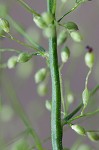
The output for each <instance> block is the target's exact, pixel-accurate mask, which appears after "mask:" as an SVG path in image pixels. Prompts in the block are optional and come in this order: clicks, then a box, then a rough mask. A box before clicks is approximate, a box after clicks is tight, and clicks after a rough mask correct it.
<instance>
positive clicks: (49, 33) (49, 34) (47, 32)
mask: <svg viewBox="0 0 99 150" xmlns="http://www.w3.org/2000/svg"><path fill="white" fill-rule="evenodd" d="M43 34H44V36H45V37H47V38H51V37H54V35H55V30H54V26H53V25H49V26H48V27H47V28H45V29H44V30H43Z"/></svg>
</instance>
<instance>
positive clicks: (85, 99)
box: [82, 88, 90, 107]
mask: <svg viewBox="0 0 99 150" xmlns="http://www.w3.org/2000/svg"><path fill="white" fill-rule="evenodd" d="M89 97H90V92H89V91H88V89H87V88H85V90H84V91H83V93H82V100H83V104H84V107H86V106H87V104H88V101H89Z"/></svg>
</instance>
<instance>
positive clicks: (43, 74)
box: [34, 68, 47, 83]
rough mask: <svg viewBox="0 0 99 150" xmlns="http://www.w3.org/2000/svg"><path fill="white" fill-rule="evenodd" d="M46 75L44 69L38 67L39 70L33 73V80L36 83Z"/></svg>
mask: <svg viewBox="0 0 99 150" xmlns="http://www.w3.org/2000/svg"><path fill="white" fill-rule="evenodd" d="M46 75H47V71H46V69H45V68H42V69H40V70H39V71H38V72H37V73H36V74H35V77H34V78H35V82H36V83H40V82H42V81H43V80H44V79H45V77H46Z"/></svg>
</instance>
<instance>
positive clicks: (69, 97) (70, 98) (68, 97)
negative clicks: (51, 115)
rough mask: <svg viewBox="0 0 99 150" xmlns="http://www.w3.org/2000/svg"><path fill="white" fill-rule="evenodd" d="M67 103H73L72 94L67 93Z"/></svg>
mask: <svg viewBox="0 0 99 150" xmlns="http://www.w3.org/2000/svg"><path fill="white" fill-rule="evenodd" d="M67 102H68V103H69V104H72V103H73V102H74V96H73V94H72V93H71V92H69V93H68V94H67Z"/></svg>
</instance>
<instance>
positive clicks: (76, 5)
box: [57, 0, 83, 22]
mask: <svg viewBox="0 0 99 150" xmlns="http://www.w3.org/2000/svg"><path fill="white" fill-rule="evenodd" d="M81 3H83V1H82V0H81V1H79V2H78V3H76V4H75V6H74V7H73V8H72V9H71V10H69V11H68V12H67V13H65V14H64V15H63V16H62V17H61V18H60V19H59V20H58V21H57V22H60V21H61V20H62V19H63V18H64V17H65V16H67V15H68V14H70V13H71V12H73V11H74V10H75V9H76V8H78V7H79V5H80V4H81Z"/></svg>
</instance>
